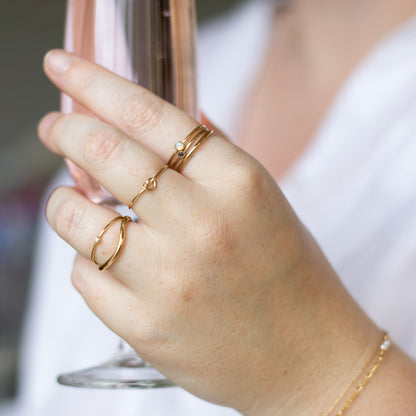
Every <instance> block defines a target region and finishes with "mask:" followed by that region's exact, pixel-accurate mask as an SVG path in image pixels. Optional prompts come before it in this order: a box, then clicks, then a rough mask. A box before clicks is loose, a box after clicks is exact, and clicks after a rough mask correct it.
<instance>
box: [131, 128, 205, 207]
mask: <svg viewBox="0 0 416 416" xmlns="http://www.w3.org/2000/svg"><path fill="white" fill-rule="evenodd" d="M212 134H213V131H212V130H208V129H207V128H206V127H205V126H204V125H203V124H200V125H199V126H198V127H196V128H195V129H193V130H192V131H191V132H190V133H189V134H188V135H187V136H186V137H185V139H183V140H182V141H181V142H176V144H175V149H176V150H175V152H174V153H173V154H172V156H171V157H170V159H169V161H168V163H167V164H166V165H165V166H164V167H163V168H162V169H161V170H160V171H159V172H158V173H157V174H156V175H155V176H153V177H152V178H149V179H147V180H146V182H145V183H144V184H143V185H142V187H141V189H140V191H139V193H138V194H137V195H136V196H135V197H134V198H133V199H132V200H131V202H130V204H129V209H132V208H133V206H134V205H135V204H136V202H137V201H138V200H139V199H140V198H141V197H142V195H143V194H144V193H145V192H147V191H154V190H155V189H156V188H157V186H158V182H157V181H158V179H159V177H160V176H161V175H162V174H163V173H164V172H165V171H166V170H167V169H173V170H176V171H177V172H180V171H181V170H182V169H183V167H184V166H185V164H186V163H187V162H188V161H189V159H190V158H191V156H192V155H193V154H194V153H195V152H196V151H197V150H198V148H199V147H200V146H201V145H202V144H203V143H204V142H205V141H206V140H207V139H208V137H209V136H211V135H212Z"/></svg>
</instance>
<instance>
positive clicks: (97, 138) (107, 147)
mask: <svg viewBox="0 0 416 416" xmlns="http://www.w3.org/2000/svg"><path fill="white" fill-rule="evenodd" d="M124 151H125V145H124V141H123V139H122V137H120V135H118V134H117V133H116V132H111V131H108V130H106V131H104V130H103V129H102V128H101V129H95V130H91V131H90V132H89V133H88V134H87V135H86V137H85V139H84V141H83V149H82V156H83V159H84V160H87V161H90V162H92V163H94V164H98V165H100V164H103V163H104V164H106V165H107V166H108V164H114V163H118V162H119V161H120V160H121V159H122V157H123V155H124Z"/></svg>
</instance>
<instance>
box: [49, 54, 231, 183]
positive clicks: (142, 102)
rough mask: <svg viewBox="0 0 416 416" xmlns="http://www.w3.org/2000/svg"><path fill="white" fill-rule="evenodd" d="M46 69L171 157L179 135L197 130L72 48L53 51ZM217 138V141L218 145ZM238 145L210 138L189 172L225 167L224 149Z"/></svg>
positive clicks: (200, 175)
mask: <svg viewBox="0 0 416 416" xmlns="http://www.w3.org/2000/svg"><path fill="white" fill-rule="evenodd" d="M45 72H46V74H47V75H48V76H49V77H50V79H51V80H52V81H53V82H54V83H55V84H56V85H57V86H58V87H59V88H60V89H61V90H62V91H63V92H65V93H66V94H68V95H70V96H71V97H72V98H74V99H75V100H76V101H77V102H79V103H81V104H82V105H84V106H85V107H87V108H88V109H89V110H91V111H92V112H93V113H95V114H96V115H97V116H98V117H100V118H101V119H102V120H104V121H106V122H108V123H109V124H111V125H113V126H115V127H117V128H118V129H120V130H121V131H123V132H124V133H125V134H127V135H128V136H129V137H131V138H132V139H134V140H136V141H138V142H139V143H141V144H142V145H144V146H146V147H147V148H148V149H149V150H151V151H152V152H154V153H155V154H156V155H157V156H158V157H159V158H160V159H161V160H162V161H164V162H166V161H167V160H168V159H169V157H170V155H171V154H172V152H173V151H174V145H175V143H176V142H177V141H179V140H182V139H183V138H184V137H186V136H187V134H188V133H189V132H190V131H192V130H193V129H194V128H195V127H196V126H197V124H198V123H197V122H196V121H195V120H193V119H192V118H190V117H189V116H187V115H186V114H185V113H184V112H182V111H180V110H179V109H177V108H176V107H174V106H173V105H170V104H168V103H167V102H165V101H164V100H162V99H160V98H159V97H157V96H156V95H154V94H152V93H150V92H149V91H147V90H146V89H144V88H142V87H140V86H138V85H136V84H134V83H131V82H129V81H127V80H125V79H124V78H121V77H119V76H117V75H115V74H113V73H112V72H110V71H108V70H106V69H104V68H102V67H100V66H98V65H96V64H93V63H91V62H88V61H86V60H83V59H81V58H78V57H75V56H74V55H72V54H69V53H66V52H63V51H56V50H55V51H51V52H50V53H48V54H47V56H46V57H45ZM214 143H215V146H214ZM230 151H232V147H230V146H229V144H228V143H227V142H226V141H225V140H223V139H221V138H219V137H218V136H215V137H212V138H210V140H208V142H207V143H205V144H204V152H201V151H199V152H198V154H197V155H196V156H195V157H194V158H193V159H195V158H198V164H197V163H195V161H194V160H192V161H190V163H189V164H188V165H187V166H186V167H185V169H184V171H183V173H184V175H186V176H189V177H190V178H192V179H193V180H195V181H199V180H201V181H204V179H205V178H206V176H207V172H209V171H213V170H214V171H218V169H224V164H223V163H221V159H222V155H223V154H225V155H226V154H227V153H229V152H230Z"/></svg>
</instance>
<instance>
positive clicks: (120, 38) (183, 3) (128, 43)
mask: <svg viewBox="0 0 416 416" xmlns="http://www.w3.org/2000/svg"><path fill="white" fill-rule="evenodd" d="M65 49H67V50H68V51H71V52H74V53H76V54H77V55H79V56H82V57H83V58H86V59H89V60H92V61H95V62H96V63H98V64H100V65H102V66H104V67H106V68H108V69H109V70H111V71H113V72H115V73H117V74H118V75H121V76H123V77H125V78H127V79H129V80H130V81H133V82H136V83H138V84H140V85H141V86H143V87H145V88H147V89H148V90H150V91H152V92H154V93H155V94H157V95H158V96H160V97H161V98H163V99H165V100H167V101H169V102H171V103H172V104H174V105H176V106H177V107H179V108H180V109H182V110H183V111H185V112H186V113H188V114H189V115H190V116H192V117H193V118H195V119H196V118H197V116H198V108H197V98H196V97H197V91H196V19H195V5H194V0H105V1H103V0H68V1H67V16H66V26H65ZM61 107H62V111H63V112H66V113H68V112H72V111H75V112H78V113H84V114H89V115H92V116H94V115H93V114H91V113H90V112H89V111H88V110H87V109H86V108H85V107H83V106H82V105H80V104H79V103H77V102H74V101H72V100H71V99H70V98H69V97H68V96H66V95H62V104H61ZM66 163H67V166H68V169H69V172H70V174H71V176H72V177H73V179H74V181H75V184H76V185H77V186H78V187H80V188H81V189H82V190H83V191H84V192H85V194H86V195H87V197H88V198H90V199H91V200H92V201H94V202H96V203H100V204H102V205H105V206H108V207H111V208H113V209H115V210H117V211H118V212H120V214H122V215H126V210H127V207H125V206H123V205H122V204H121V203H120V202H119V201H117V200H116V199H115V198H114V197H113V196H112V195H110V194H109V193H108V192H107V191H106V190H105V189H103V188H102V187H101V186H100V185H99V184H98V183H97V182H95V181H94V180H93V179H92V178H91V177H90V176H89V175H88V174H87V173H86V172H85V171H83V170H82V169H80V168H79V167H77V166H76V165H74V164H73V163H71V162H70V161H68V160H67V161H66ZM58 382H59V383H61V384H64V385H69V386H75V387H93V388H112V389H116V388H129V387H132V388H158V387H169V386H173V385H174V384H173V383H172V382H171V381H170V380H168V379H167V378H166V377H165V376H164V375H163V374H161V373H159V372H158V371H157V370H156V369H154V368H153V367H152V366H150V365H149V364H147V363H146V362H144V361H143V360H141V359H140V358H139V357H138V356H137V354H136V353H135V351H134V350H133V349H132V348H131V347H130V346H129V345H128V344H127V343H125V342H124V341H122V340H121V341H120V343H119V348H118V351H117V352H116V354H115V356H113V357H112V358H111V359H110V360H109V361H107V362H105V363H104V364H101V365H98V366H95V367H91V368H88V369H86V370H81V371H77V372H74V373H69V374H62V375H60V376H59V377H58Z"/></svg>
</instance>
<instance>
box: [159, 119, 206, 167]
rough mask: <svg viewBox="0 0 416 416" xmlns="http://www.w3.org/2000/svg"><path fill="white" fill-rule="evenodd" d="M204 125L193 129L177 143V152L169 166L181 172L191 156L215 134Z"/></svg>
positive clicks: (170, 160)
mask: <svg viewBox="0 0 416 416" xmlns="http://www.w3.org/2000/svg"><path fill="white" fill-rule="evenodd" d="M213 133H214V132H213V131H212V130H208V129H207V128H206V127H205V126H204V125H203V124H200V125H199V126H198V127H196V128H195V129H193V130H192V131H191V132H190V133H189V134H188V135H187V136H186V137H185V139H183V140H182V141H181V142H176V143H175V152H174V153H173V154H172V156H171V157H170V159H169V161H168V163H167V166H168V167H169V168H170V169H173V170H176V171H177V172H180V171H181V170H182V169H183V168H184V166H185V165H186V163H188V161H189V159H190V158H191V156H192V155H193V154H194V153H195V152H196V151H197V150H198V148H199V147H200V146H201V145H202V144H203V143H204V142H205V141H206V140H207V139H208V138H209V137H210V136H211V135H212V134H213Z"/></svg>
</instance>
